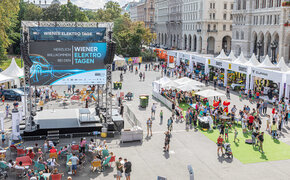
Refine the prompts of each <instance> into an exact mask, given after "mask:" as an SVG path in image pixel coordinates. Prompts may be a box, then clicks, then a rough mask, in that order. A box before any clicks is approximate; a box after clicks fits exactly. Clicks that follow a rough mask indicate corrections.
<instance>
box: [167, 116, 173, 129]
mask: <svg viewBox="0 0 290 180" xmlns="http://www.w3.org/2000/svg"><path fill="white" fill-rule="evenodd" d="M172 124H173V120H172V117H170V118H169V119H168V120H167V129H168V131H170V132H171V131H172Z"/></svg>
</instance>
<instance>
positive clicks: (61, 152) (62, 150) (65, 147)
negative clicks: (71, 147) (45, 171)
mask: <svg viewBox="0 0 290 180" xmlns="http://www.w3.org/2000/svg"><path fill="white" fill-rule="evenodd" d="M67 152H68V148H67V146H64V148H62V149H61V150H60V151H59V155H60V154H65V153H67Z"/></svg>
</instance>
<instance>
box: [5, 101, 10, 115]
mask: <svg viewBox="0 0 290 180" xmlns="http://www.w3.org/2000/svg"><path fill="white" fill-rule="evenodd" d="M9 109H10V106H9V104H7V105H6V107H5V112H6V118H8V116H9Z"/></svg>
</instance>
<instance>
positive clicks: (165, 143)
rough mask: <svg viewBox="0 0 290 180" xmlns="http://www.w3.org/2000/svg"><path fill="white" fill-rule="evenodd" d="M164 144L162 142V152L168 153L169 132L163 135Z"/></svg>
mask: <svg viewBox="0 0 290 180" xmlns="http://www.w3.org/2000/svg"><path fill="white" fill-rule="evenodd" d="M164 134H165V142H164V147H163V149H164V152H168V151H169V143H170V137H171V135H170V132H169V131H166V132H165V133H164Z"/></svg>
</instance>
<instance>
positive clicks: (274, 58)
mask: <svg viewBox="0 0 290 180" xmlns="http://www.w3.org/2000/svg"><path fill="white" fill-rule="evenodd" d="M270 46H271V49H272V63H276V57H275V56H276V53H275V51H276V49H277V47H278V43H277V42H276V41H274V42H272V43H271V45H270Z"/></svg>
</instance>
